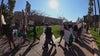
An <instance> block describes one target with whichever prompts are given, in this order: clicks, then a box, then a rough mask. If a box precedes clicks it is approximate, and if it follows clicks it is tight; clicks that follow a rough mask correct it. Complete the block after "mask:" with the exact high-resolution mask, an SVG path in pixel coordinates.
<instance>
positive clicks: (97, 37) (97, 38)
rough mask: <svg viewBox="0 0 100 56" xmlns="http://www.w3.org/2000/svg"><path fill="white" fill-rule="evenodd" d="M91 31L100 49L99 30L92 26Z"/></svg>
mask: <svg viewBox="0 0 100 56" xmlns="http://www.w3.org/2000/svg"><path fill="white" fill-rule="evenodd" d="M90 32H91V34H92V35H93V37H94V39H95V41H96V43H97V46H98V48H99V51H100V35H99V34H98V31H94V30H93V29H92V28H91V29H90Z"/></svg>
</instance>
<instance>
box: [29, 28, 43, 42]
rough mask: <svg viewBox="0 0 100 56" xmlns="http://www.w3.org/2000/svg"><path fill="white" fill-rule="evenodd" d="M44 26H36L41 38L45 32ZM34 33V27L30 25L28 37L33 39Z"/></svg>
mask: <svg viewBox="0 0 100 56" xmlns="http://www.w3.org/2000/svg"><path fill="white" fill-rule="evenodd" d="M43 28H44V26H36V31H37V37H38V38H40V36H41V35H42V33H43ZM33 36H34V33H33V27H32V26H31V27H28V36H27V37H28V39H29V40H32V39H33V38H34V37H33Z"/></svg>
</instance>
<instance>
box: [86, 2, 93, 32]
mask: <svg viewBox="0 0 100 56" xmlns="http://www.w3.org/2000/svg"><path fill="white" fill-rule="evenodd" d="M92 12H93V0H89V8H88V15H87V22H86V23H87V32H88V29H89V27H90V23H91V18H92Z"/></svg>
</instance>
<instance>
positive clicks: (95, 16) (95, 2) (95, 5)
mask: <svg viewBox="0 0 100 56" xmlns="http://www.w3.org/2000/svg"><path fill="white" fill-rule="evenodd" d="M93 1H94V12H95V15H94V31H96V14H97V13H96V2H95V0H93Z"/></svg>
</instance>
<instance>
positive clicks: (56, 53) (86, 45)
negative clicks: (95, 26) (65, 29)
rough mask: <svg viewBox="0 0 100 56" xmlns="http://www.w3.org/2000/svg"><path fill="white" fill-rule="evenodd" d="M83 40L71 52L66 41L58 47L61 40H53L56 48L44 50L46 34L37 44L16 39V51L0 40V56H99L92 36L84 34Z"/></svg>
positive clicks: (51, 47) (75, 44)
mask: <svg viewBox="0 0 100 56" xmlns="http://www.w3.org/2000/svg"><path fill="white" fill-rule="evenodd" d="M82 37H83V40H82V41H76V42H74V43H73V46H72V48H71V50H68V49H65V47H64V40H62V42H61V45H59V46H58V41H59V39H55V37H54V36H53V40H54V42H55V43H56V47H53V46H51V45H49V48H48V49H46V48H44V49H42V46H43V44H44V41H45V34H44V33H43V34H42V35H41V37H40V41H39V40H37V41H36V42H35V43H33V42H32V41H30V43H29V42H26V43H24V44H22V43H21V41H22V40H21V38H16V39H15V43H16V49H13V50H9V45H8V43H7V41H6V39H1V40H0V56H94V55H95V56H99V55H98V54H97V53H96V52H97V51H98V50H97V46H96V43H95V42H94V40H93V38H92V36H91V35H90V34H86V33H85V32H83V33H82Z"/></svg>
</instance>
